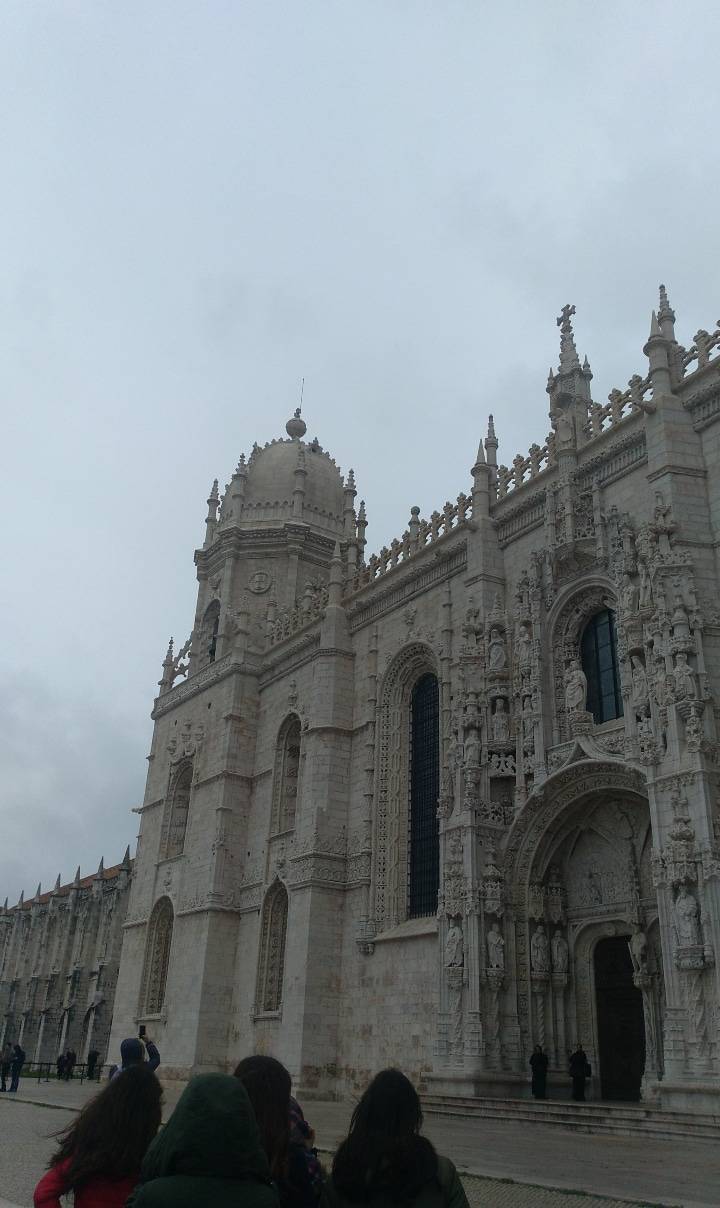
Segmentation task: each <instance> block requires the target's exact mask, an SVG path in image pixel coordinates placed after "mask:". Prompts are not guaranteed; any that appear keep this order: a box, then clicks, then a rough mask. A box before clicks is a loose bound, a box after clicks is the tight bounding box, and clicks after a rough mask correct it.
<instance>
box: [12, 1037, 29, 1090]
mask: <svg viewBox="0 0 720 1208" xmlns="http://www.w3.org/2000/svg"><path fill="white" fill-rule="evenodd" d="M24 1064H25V1050H24V1049H21V1048H20V1045H19V1044H15V1045H13V1054H12V1061H11V1062H10V1090H11V1091H17V1088H18V1086H19V1084H20V1071H21V1069H22V1067H23V1066H24Z"/></svg>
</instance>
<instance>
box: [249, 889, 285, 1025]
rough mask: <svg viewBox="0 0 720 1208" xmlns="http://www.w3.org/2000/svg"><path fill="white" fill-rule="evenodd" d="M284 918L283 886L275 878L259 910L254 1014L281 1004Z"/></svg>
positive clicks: (273, 1009) (270, 1010)
mask: <svg viewBox="0 0 720 1208" xmlns="http://www.w3.org/2000/svg"><path fill="white" fill-rule="evenodd" d="M287 921H288V895H287V889H286V888H285V886H284V885H283V883H282V881H280V880H276V881H275V883H274V884H273V885H271V887H270V889H269V890H268V892H267V894H266V896H265V902H264V905H263V912H262V928H261V936H260V959H259V964H258V979H257V995H256V1012H257V1013H258V1014H267V1013H275V1012H277V1011H279V1010H280V1008H281V1006H282V992H283V977H284V974H285V938H286V935H287Z"/></svg>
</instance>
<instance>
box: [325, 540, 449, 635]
mask: <svg viewBox="0 0 720 1208" xmlns="http://www.w3.org/2000/svg"><path fill="white" fill-rule="evenodd" d="M429 548H430V549H433V551H434V552H435V561H430V560H427V561H423V562H422V563H421V564H419V565H417V566H412V564H410V565H409V566H408V568H407V571H406V574H405V576H404V577H403V578H397V579H394V580H393V581H392V582H389V583H388V585H387V587H386V586H385V578H386V576H383V578H382V579H379V580H375V582H374V583H373V584H369V585H368V586H367V587H365V588H363V593H367V595H366V596H365V598H364V599H361V600H359V599H358V598H357V596H355V597H353V599H352V602H350V601H349V602H348V605H347V613H348V620H349V622H350V629H351V632H353V633H355V632H357V630H358V629H362V628H363V626H365V625H370V624H372V623H373V622H374V621H376V620H377V619H378V618H379V617H381V616H384V615H385V613H388V612H392V611H393V610H394V609H395V608H398V607H400V605H401V604H404V603H405V602H406V601H407V600H409V599H411V598H412V597H413V596H415V595H417V594H418V593H419V592H422V591H426V590H427V589H428V588H429V587H433V586H435V585H436V584H438V583H442V582H444V580H445V579H449V578H450V577H451V576H452V575H456V574H459V573H461V572H462V571H464V570H465V567H466V566H467V544H466V543H465V542H464V541H463V542H462V544H460V545H457V546H455V547H454V548H449V549H447V552H445V551H442V552H441V550H435V549H434V547H433V546H431V547H429ZM428 552H429V551H428ZM399 569H404V568H401V567H398V570H399ZM387 577H388V578H389V575H388V576H387ZM371 589H372V590H371Z"/></svg>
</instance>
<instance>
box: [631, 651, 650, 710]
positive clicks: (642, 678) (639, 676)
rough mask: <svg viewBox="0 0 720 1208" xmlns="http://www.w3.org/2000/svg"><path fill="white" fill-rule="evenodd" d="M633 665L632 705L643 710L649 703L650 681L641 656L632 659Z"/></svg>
mask: <svg viewBox="0 0 720 1208" xmlns="http://www.w3.org/2000/svg"><path fill="white" fill-rule="evenodd" d="M630 662H631V664H632V703H633V705H634V707H635V708H636V709H642V708H643V707H644V706H645V705H646V704H647V702H648V680H647V674H646V672H645V668H644V667H643V664H642V659H641V658H640V655H639V654H633V655H631V657H630Z"/></svg>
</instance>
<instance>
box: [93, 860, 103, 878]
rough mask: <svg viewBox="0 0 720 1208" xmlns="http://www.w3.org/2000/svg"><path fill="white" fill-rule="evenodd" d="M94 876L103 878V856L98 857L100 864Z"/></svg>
mask: <svg viewBox="0 0 720 1208" xmlns="http://www.w3.org/2000/svg"><path fill="white" fill-rule="evenodd" d="M95 876H96V877H104V876H105V860H104V858H103V856H101V857H100V863H99V864H98V870H97V872H96V873H95Z"/></svg>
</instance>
